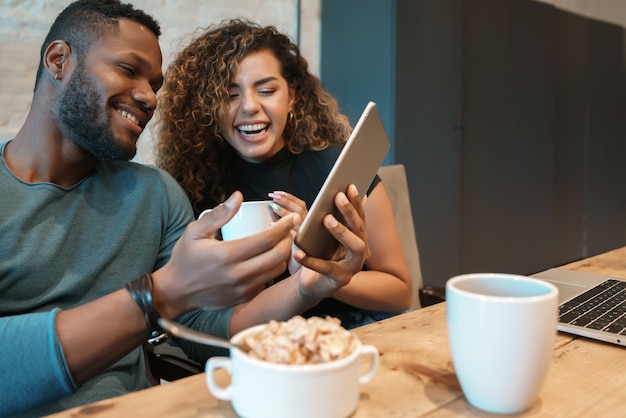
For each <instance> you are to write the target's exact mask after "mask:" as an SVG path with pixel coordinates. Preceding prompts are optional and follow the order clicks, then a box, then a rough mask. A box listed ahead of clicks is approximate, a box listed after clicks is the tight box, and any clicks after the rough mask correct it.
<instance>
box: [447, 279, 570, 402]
mask: <svg viewBox="0 0 626 418" xmlns="http://www.w3.org/2000/svg"><path fill="white" fill-rule="evenodd" d="M557 300H558V290H557V288H556V287H555V286H554V285H552V284H550V283H547V282H545V281H542V280H538V279H534V278H530V277H526V276H519V275H514V274H500V273H476V274H464V275H460V276H456V277H453V278H451V279H450V280H448V282H447V283H446V304H447V315H448V318H447V320H448V335H449V338H450V348H451V351H452V360H453V363H454V369H455V371H456V375H457V377H458V379H459V383H460V384H461V389H462V390H463V393H464V395H465V397H466V398H467V400H468V402H469V403H470V404H472V405H474V406H475V407H477V408H479V409H482V410H484V411H487V412H493V413H500V414H512V413H518V412H521V411H524V410H527V409H529V408H530V407H531V406H532V404H533V403H534V402H535V400H536V399H537V398H538V396H539V391H540V389H541V386H542V384H543V381H544V380H545V377H546V374H547V372H548V368H549V365H550V360H551V357H552V351H553V349H554V342H555V337H556V324H557V317H558V301H557Z"/></svg>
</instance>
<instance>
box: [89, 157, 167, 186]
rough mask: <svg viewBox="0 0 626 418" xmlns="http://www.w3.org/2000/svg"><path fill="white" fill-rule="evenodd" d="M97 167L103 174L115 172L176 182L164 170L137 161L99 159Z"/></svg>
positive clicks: (147, 179) (145, 179)
mask: <svg viewBox="0 0 626 418" xmlns="http://www.w3.org/2000/svg"><path fill="white" fill-rule="evenodd" d="M99 167H100V168H99V169H100V171H101V172H102V173H104V174H117V175H122V176H125V175H130V174H132V175H134V176H137V177H140V178H141V180H142V181H150V180H152V181H160V182H167V183H171V182H174V183H176V180H174V178H173V177H172V176H171V175H170V174H169V173H168V172H167V171H165V170H163V169H161V168H159V167H157V166H155V165H152V164H145V163H139V162H135V161H121V160H114V161H101V162H100V165H99Z"/></svg>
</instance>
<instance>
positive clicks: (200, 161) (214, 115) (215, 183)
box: [153, 19, 352, 212]
mask: <svg viewBox="0 0 626 418" xmlns="http://www.w3.org/2000/svg"><path fill="white" fill-rule="evenodd" d="M260 50H269V51H271V52H272V53H273V55H274V56H275V57H276V58H277V59H278V61H279V62H280V64H281V67H282V75H283V77H285V79H286V80H287V83H288V85H289V87H290V88H293V89H294V90H295V101H294V104H293V109H292V113H293V117H291V116H290V118H289V121H288V123H287V126H286V127H285V132H284V134H283V136H284V138H285V140H286V143H287V147H288V148H289V150H290V151H291V152H292V153H294V154H299V153H302V152H303V151H305V150H322V149H325V148H327V147H328V146H330V145H335V144H343V143H345V141H346V140H347V139H348V137H349V135H350V132H351V131H352V128H351V126H350V122H349V121H348V118H347V117H346V116H345V115H343V114H342V113H340V110H339V105H338V103H337V100H336V99H335V98H334V97H333V96H332V95H331V94H330V93H329V92H327V91H326V90H324V89H323V88H322V85H321V83H320V80H319V79H318V78H317V77H316V76H314V75H313V74H311V73H309V71H308V64H307V61H306V60H305V59H304V58H303V57H302V56H301V55H300V49H299V48H298V46H297V45H295V44H294V43H293V42H292V41H291V39H290V38H289V37H288V36H287V35H284V34H281V33H280V32H278V30H277V29H276V28H275V27H274V26H260V25H258V24H255V23H252V22H249V21H246V20H241V19H234V20H228V21H224V22H222V23H221V24H219V25H217V26H210V27H209V28H207V29H206V30H205V31H204V32H203V33H202V34H201V35H199V36H197V37H195V39H194V40H192V42H191V43H190V44H189V45H188V46H187V47H185V48H184V49H183V50H182V51H180V53H179V54H178V55H177V57H176V58H175V60H174V61H172V63H171V64H170V65H169V67H168V69H167V71H166V75H165V83H164V85H163V87H162V89H161V91H160V93H159V100H158V111H157V114H156V124H155V125H154V128H153V129H154V137H155V144H156V164H157V166H159V167H161V168H163V169H164V170H166V171H167V172H169V173H170V174H171V175H172V176H173V177H174V178H175V179H176V180H177V181H178V182H179V183H180V184H181V186H182V187H183V189H184V190H185V191H186V192H187V194H188V195H189V198H190V199H191V202H192V205H193V206H194V210H196V211H197V212H200V211H201V210H202V209H204V208H202V207H199V206H200V205H202V204H203V203H202V202H206V201H213V202H221V201H223V200H224V199H225V198H226V193H227V192H226V190H225V187H224V184H223V183H224V181H225V179H227V178H228V177H229V176H231V175H232V170H233V167H234V163H233V159H234V158H235V151H234V149H233V148H232V147H231V146H230V145H229V144H228V143H227V142H226V141H225V140H224V139H223V138H222V135H221V133H220V130H219V127H218V120H219V118H220V115H221V112H222V108H223V107H224V105H225V104H227V103H228V99H229V86H230V84H231V78H232V74H233V72H234V71H235V69H236V68H237V66H238V64H239V63H240V62H241V61H242V60H243V59H244V57H246V55H248V54H249V53H251V52H256V51H260Z"/></svg>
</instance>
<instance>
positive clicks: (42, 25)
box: [0, 0, 319, 162]
mask: <svg viewBox="0 0 626 418" xmlns="http://www.w3.org/2000/svg"><path fill="white" fill-rule="evenodd" d="M130 1H131V2H132V3H133V4H135V5H136V6H137V7H139V8H142V9H144V10H146V11H147V12H149V13H151V14H152V15H153V16H154V17H155V18H156V19H157V20H158V21H159V23H160V24H161V28H162V31H163V35H162V36H161V46H162V49H163V59H164V64H167V62H168V61H169V59H170V58H171V57H172V56H173V54H174V53H175V52H176V50H177V49H178V48H180V47H182V46H183V45H184V44H185V43H186V41H187V40H188V39H189V37H190V36H191V35H192V34H193V32H194V31H195V30H196V29H198V28H201V27H206V26H208V25H210V24H212V23H216V22H219V21H220V20H222V19H226V18H233V17H246V18H249V19H251V20H254V21H257V22H259V23H262V24H273V25H276V26H277V27H278V28H279V29H280V30H281V31H284V32H287V33H289V34H292V36H293V37H294V38H295V37H296V36H297V29H298V22H299V21H298V19H297V7H296V4H297V1H296V0H264V1H258V0H227V1H226V0H130ZM67 4H69V1H67V0H0V75H1V76H0V141H2V140H5V139H9V138H12V137H13V136H14V135H15V133H16V132H17V130H18V129H19V127H20V126H21V124H22V123H23V122H24V119H25V118H26V114H27V112H28V109H29V107H30V104H31V99H32V89H33V85H34V81H35V73H36V71H37V66H38V65H39V49H40V47H41V43H42V42H43V39H44V37H45V36H46V33H47V32H48V29H49V27H50V24H51V23H52V21H53V20H54V18H55V17H56V15H57V14H58V13H59V12H60V11H61V10H62V9H63V8H64V7H65V6H66V5H67ZM301 21H302V22H303V23H302V26H301V29H300V32H301V36H300V45H301V47H302V51H303V54H304V56H306V57H307V59H308V60H309V62H310V64H311V67H312V69H313V70H314V71H316V72H317V71H318V70H317V68H318V67H319V63H318V62H319V53H318V50H319V0H303V1H302V2H301ZM139 145H140V146H139V154H138V159H139V160H141V161H144V162H151V161H152V155H151V148H150V132H149V129H148V130H146V132H144V134H143V135H142V138H141V139H140V144H139Z"/></svg>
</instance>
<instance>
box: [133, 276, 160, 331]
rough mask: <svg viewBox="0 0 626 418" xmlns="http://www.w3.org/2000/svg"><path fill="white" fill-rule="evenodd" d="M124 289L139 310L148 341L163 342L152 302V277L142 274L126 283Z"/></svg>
mask: <svg viewBox="0 0 626 418" xmlns="http://www.w3.org/2000/svg"><path fill="white" fill-rule="evenodd" d="M126 289H127V290H128V292H129V293H130V296H131V297H132V298H133V300H134V301H135V303H137V305H138V306H139V309H141V312H142V313H143V316H144V319H145V320H146V331H147V333H148V341H150V342H153V341H154V342H157V343H158V342H162V341H164V336H163V334H164V331H163V329H162V328H161V327H160V326H159V322H158V319H159V313H158V312H157V310H156V309H155V307H154V303H153V302H152V275H151V274H150V273H144V274H142V275H141V277H140V278H138V279H135V280H133V281H132V282H128V283H126Z"/></svg>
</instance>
